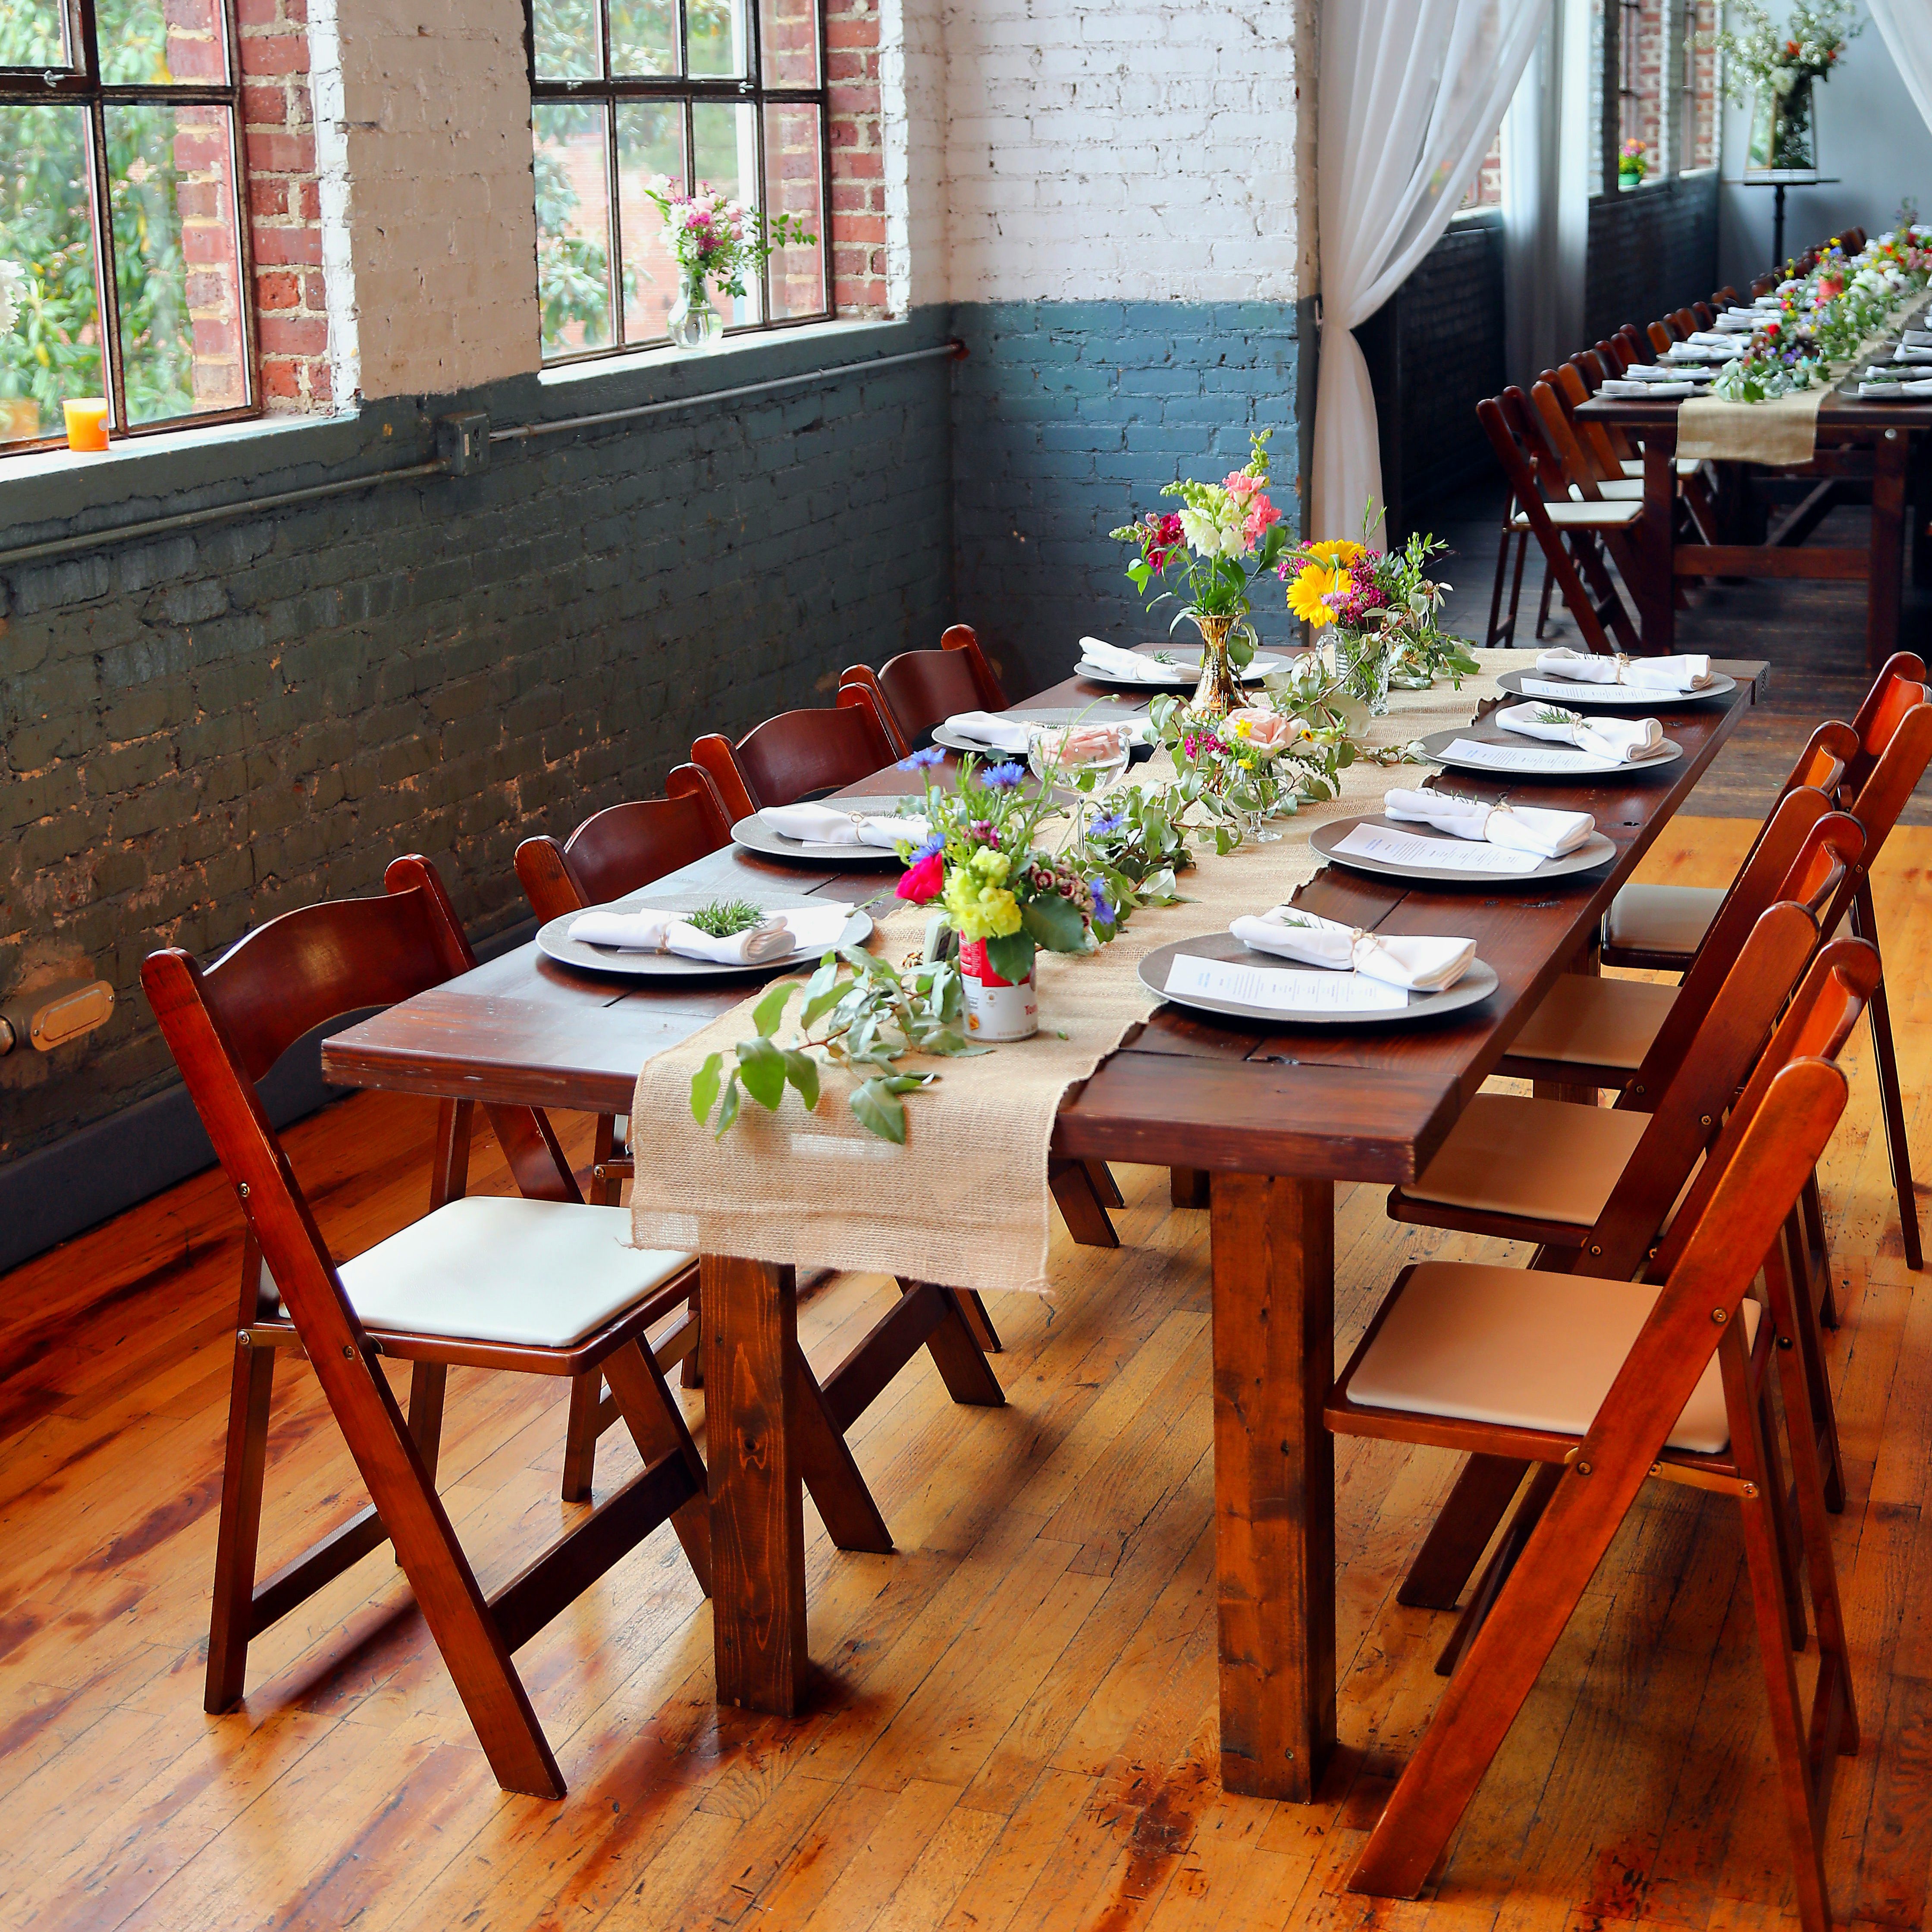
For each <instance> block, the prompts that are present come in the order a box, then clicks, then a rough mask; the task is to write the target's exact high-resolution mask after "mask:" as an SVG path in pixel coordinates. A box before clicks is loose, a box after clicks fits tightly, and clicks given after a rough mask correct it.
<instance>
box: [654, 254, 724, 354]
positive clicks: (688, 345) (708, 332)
mask: <svg viewBox="0 0 1932 1932" xmlns="http://www.w3.org/2000/svg"><path fill="white" fill-rule="evenodd" d="M665 320H666V323H667V325H668V326H669V328H670V339H671V341H672V343H673V345H674V346H675V347H677V348H679V349H682V350H688V351H689V352H690V353H692V354H696V355H701V354H703V352H704V351H705V350H709V349H715V348H716V347H718V344H719V343H721V342H722V341H724V317H722V316H721V315H720V314H718V311H716V310H715V308H712V305H711V297H710V296H709V294H708V293H706V290H705V287H704V278H703V276H702V275H696V274H692V275H686V276H685V278H684V280H683V281H682V283H681V284H679V288H678V292H677V299H676V302H673V303H672V304H671V305H670V314H669V315H668V316H667V317H666V318H665Z"/></svg>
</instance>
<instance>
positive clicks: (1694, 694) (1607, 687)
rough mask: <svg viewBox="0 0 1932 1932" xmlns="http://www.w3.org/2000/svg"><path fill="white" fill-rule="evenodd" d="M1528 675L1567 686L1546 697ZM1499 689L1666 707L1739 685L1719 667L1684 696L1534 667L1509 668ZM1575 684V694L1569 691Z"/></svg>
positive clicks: (1584, 704)
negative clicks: (1542, 673) (1546, 674)
mask: <svg viewBox="0 0 1932 1932" xmlns="http://www.w3.org/2000/svg"><path fill="white" fill-rule="evenodd" d="M1525 679H1534V680H1535V682H1538V683H1539V684H1560V685H1564V686H1565V696H1564V697H1562V699H1561V700H1555V699H1550V698H1547V697H1544V694H1543V693H1542V692H1541V691H1526V690H1524V689H1523V682H1524V680H1525ZM1496 686H1497V688H1498V689H1499V690H1502V691H1508V692H1509V693H1510V694H1511V696H1512V697H1529V698H1535V699H1540V700H1541V701H1542V702H1543V703H1546V704H1547V703H1557V702H1560V703H1565V704H1567V705H1568V706H1570V708H1571V709H1572V710H1573V711H1664V710H1670V709H1674V708H1675V707H1676V706H1679V705H1681V704H1702V703H1704V702H1705V700H1706V699H1707V698H1712V697H1724V696H1725V695H1727V694H1728V693H1729V692H1731V691H1735V690H1736V689H1737V688H1738V681H1737V679H1736V678H1734V677H1727V676H1725V675H1724V673H1723V672H1722V671H1721V670H1714V671H1713V672H1712V673H1711V682H1709V684H1707V685H1706V686H1705V687H1704V688H1703V690H1702V691H1686V692H1685V694H1683V696H1682V697H1675V696H1673V695H1672V694H1670V693H1667V692H1665V691H1639V690H1637V689H1636V688H1634V686H1633V685H1628V684H1585V683H1584V682H1582V681H1581V679H1577V678H1568V677H1552V678H1543V677H1539V676H1538V674H1537V673H1535V671H1533V670H1506V671H1505V672H1503V673H1502V674H1501V676H1499V677H1498V678H1497V679H1496ZM1571 688H1574V696H1573V695H1571V694H1570V691H1571Z"/></svg>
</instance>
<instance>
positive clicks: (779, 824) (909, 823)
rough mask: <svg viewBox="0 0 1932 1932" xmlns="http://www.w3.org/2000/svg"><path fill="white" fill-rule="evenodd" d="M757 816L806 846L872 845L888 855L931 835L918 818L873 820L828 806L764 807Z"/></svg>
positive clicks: (922, 821) (928, 828)
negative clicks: (902, 843)
mask: <svg viewBox="0 0 1932 1932" xmlns="http://www.w3.org/2000/svg"><path fill="white" fill-rule="evenodd" d="M758 816H759V817H760V818H761V819H762V820H763V821H764V822H765V823H766V824H767V825H768V826H770V827H771V829H772V830H773V831H774V832H778V834H779V835H781V836H782V837H784V838H796V839H799V840H800V841H802V842H803V843H804V844H808V845H875V846H877V847H878V848H879V849H880V850H881V851H885V852H889V851H892V850H894V849H895V847H897V846H898V845H899V844H901V841H903V842H904V843H905V844H909V845H918V844H922V843H923V842H924V841H926V839H927V838H929V837H930V836H931V835H932V828H931V827H930V826H929V825H928V824H927V823H926V820H924V819H922V818H892V817H869V816H868V815H867V814H865V813H863V812H854V811H840V810H839V809H838V807H837V806H835V805H766V807H765V808H764V809H763V811H760V813H759V814H758Z"/></svg>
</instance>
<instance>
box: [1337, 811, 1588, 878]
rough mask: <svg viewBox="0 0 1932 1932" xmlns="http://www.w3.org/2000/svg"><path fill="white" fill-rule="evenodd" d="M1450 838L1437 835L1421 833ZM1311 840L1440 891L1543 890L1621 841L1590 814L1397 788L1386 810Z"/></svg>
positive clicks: (1373, 871)
mask: <svg viewBox="0 0 1932 1932" xmlns="http://www.w3.org/2000/svg"><path fill="white" fill-rule="evenodd" d="M1418 826H1428V827H1430V828H1431V829H1433V831H1435V832H1440V833H1444V834H1446V836H1445V837H1440V838H1432V837H1430V835H1428V833H1427V832H1421V831H1418V829H1416V828H1417V827H1418ZM1309 843H1310V844H1311V845H1312V846H1313V848H1314V849H1315V850H1316V851H1317V852H1319V853H1320V854H1321V855H1322V857H1323V858H1325V859H1330V860H1331V861H1333V862H1334V863H1335V864H1337V865H1343V866H1346V867H1347V868H1349V870H1350V871H1357V872H1365V873H1367V874H1370V876H1371V877H1376V878H1385V879H1404V880H1418V881H1420V882H1421V883H1425V884H1427V885H1432V886H1486V887H1489V888H1490V889H1494V888H1496V887H1497V886H1512V885H1521V886H1539V885H1541V884H1543V883H1545V882H1546V881H1547V880H1551V879H1559V878H1564V877H1568V876H1569V875H1570V874H1572V873H1577V872H1589V871H1595V870H1596V869H1597V868H1598V867H1599V866H1601V865H1607V864H1609V862H1610V860H1611V859H1614V858H1615V857H1616V853H1617V847H1616V841H1614V840H1613V839H1610V838H1606V837H1605V836H1604V834H1603V833H1602V832H1599V831H1598V829H1597V823H1596V820H1595V819H1594V818H1592V817H1591V815H1590V814H1589V813H1588V812H1587V811H1550V810H1547V809H1546V808H1544V807H1542V806H1540V805H1516V804H1512V803H1511V802H1510V801H1509V800H1508V799H1505V800H1503V801H1502V802H1501V803H1495V802H1491V801H1490V800H1488V799H1474V798H1463V797H1461V796H1458V795H1457V793H1454V792H1446V791H1441V790H1436V789H1433V788H1424V789H1422V790H1414V791H1407V790H1401V789H1400V788H1398V789H1397V790H1394V791H1391V792H1390V793H1388V796H1387V797H1385V799H1383V801H1382V810H1381V811H1379V812H1371V813H1368V814H1365V815H1364V816H1363V817H1359V818H1343V819H1337V820H1332V821H1331V823H1328V824H1326V825H1320V826H1316V828H1315V829H1314V831H1313V832H1312V833H1311V834H1310V838H1309Z"/></svg>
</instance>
